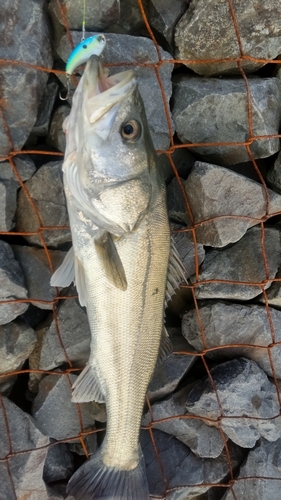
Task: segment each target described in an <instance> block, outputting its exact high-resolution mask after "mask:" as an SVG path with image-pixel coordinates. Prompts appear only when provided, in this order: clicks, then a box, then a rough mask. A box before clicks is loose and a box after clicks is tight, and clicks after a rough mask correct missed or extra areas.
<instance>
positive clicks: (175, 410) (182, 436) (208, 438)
mask: <svg viewBox="0 0 281 500" xmlns="http://www.w3.org/2000/svg"><path fill="white" fill-rule="evenodd" d="M189 391H190V388H189V387H187V388H184V389H182V390H181V391H179V392H176V393H175V394H173V395H172V396H170V397H169V398H168V399H167V400H165V401H159V402H158V403H154V404H153V405H152V407H151V412H150V411H149V412H147V413H146V414H145V415H144V417H143V420H142V425H149V424H150V423H153V424H152V425H153V429H154V428H155V429H159V430H160V431H163V432H166V433H167V434H171V435H172V436H174V437H176V438H177V439H179V440H180V441H181V442H182V443H184V444H186V445H187V446H188V447H189V448H190V449H191V451H192V452H193V453H195V455H196V456H198V457H205V458H217V457H218V456H219V455H220V454H221V453H222V451H223V448H224V442H223V439H222V436H221V433H220V431H219V429H217V428H216V427H210V426H208V425H206V424H205V423H204V420H202V419H200V418H196V417H194V415H191V414H190V413H189V412H188V411H187V410H186V408H185V402H186V398H187V394H188V392H189ZM175 417H178V418H175ZM180 417H181V418H180ZM162 419H164V420H162ZM225 440H227V438H225Z"/></svg>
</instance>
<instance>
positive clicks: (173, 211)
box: [167, 177, 191, 226]
mask: <svg viewBox="0 0 281 500" xmlns="http://www.w3.org/2000/svg"><path fill="white" fill-rule="evenodd" d="M180 182H181V183H182V184H184V180H183V179H180ZM167 207H168V214H169V219H170V220H171V221H172V222H174V223H176V224H187V225H189V226H190V224H191V222H190V217H189V215H188V212H187V207H186V204H185V200H184V196H183V192H182V190H181V188H180V185H179V182H178V180H177V178H176V177H174V178H173V179H172V181H171V182H170V184H169V185H168V186H167Z"/></svg>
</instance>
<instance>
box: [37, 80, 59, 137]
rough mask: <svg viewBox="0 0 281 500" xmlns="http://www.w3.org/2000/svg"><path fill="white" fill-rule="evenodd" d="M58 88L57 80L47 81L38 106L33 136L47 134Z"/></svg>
mask: <svg viewBox="0 0 281 500" xmlns="http://www.w3.org/2000/svg"><path fill="white" fill-rule="evenodd" d="M58 88H59V87H58V84H57V83H56V82H52V81H51V82H49V83H47V85H46V88H45V91H44V94H43V96H42V99H41V101H40V105H39V108H38V113H37V120H36V123H35V125H34V127H33V129H32V132H31V134H32V136H34V137H38V136H45V135H47V133H48V130H49V125H50V120H51V115H52V112H53V107H54V103H55V100H56V97H57V93H58Z"/></svg>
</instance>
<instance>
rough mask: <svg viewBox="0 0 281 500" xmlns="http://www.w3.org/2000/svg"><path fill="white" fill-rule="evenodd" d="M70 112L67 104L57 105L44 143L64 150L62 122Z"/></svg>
mask: <svg viewBox="0 0 281 500" xmlns="http://www.w3.org/2000/svg"><path fill="white" fill-rule="evenodd" d="M69 113H70V107H69V106H68V105H67V104H64V105H62V106H59V108H57V109H56V111H55V112H54V114H53V118H52V121H51V125H50V130H49V133H48V136H47V139H46V143H47V144H48V145H49V146H51V147H53V148H56V149H58V150H59V151H62V152H63V153H64V150H65V133H64V131H63V127H62V125H63V122H64V120H65V118H66V117H67V116H68V115H69Z"/></svg>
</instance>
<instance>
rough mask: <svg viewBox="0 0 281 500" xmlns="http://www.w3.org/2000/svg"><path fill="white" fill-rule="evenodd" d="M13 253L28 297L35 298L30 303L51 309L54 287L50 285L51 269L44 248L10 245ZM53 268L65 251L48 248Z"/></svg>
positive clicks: (54, 292) (60, 261)
mask: <svg viewBox="0 0 281 500" xmlns="http://www.w3.org/2000/svg"><path fill="white" fill-rule="evenodd" d="M12 249H13V252H14V255H15V257H16V259H17V261H18V262H19V264H20V266H21V269H22V271H23V275H24V280H25V284H26V287H27V290H28V297H29V298H30V299H35V300H34V301H32V302H31V303H32V304H34V305H35V306H37V307H39V308H40V309H53V300H54V298H55V297H56V295H57V293H56V289H55V287H52V286H51V285H50V279H51V276H52V271H51V269H50V264H49V262H48V259H47V255H46V252H45V250H43V249H41V248H34V247H27V246H20V245H12ZM48 252H49V257H50V259H51V262H52V265H53V268H54V269H57V268H58V267H59V266H60V264H61V263H62V261H63V259H64V257H65V254H66V252H62V251H60V250H49V251H48Z"/></svg>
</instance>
